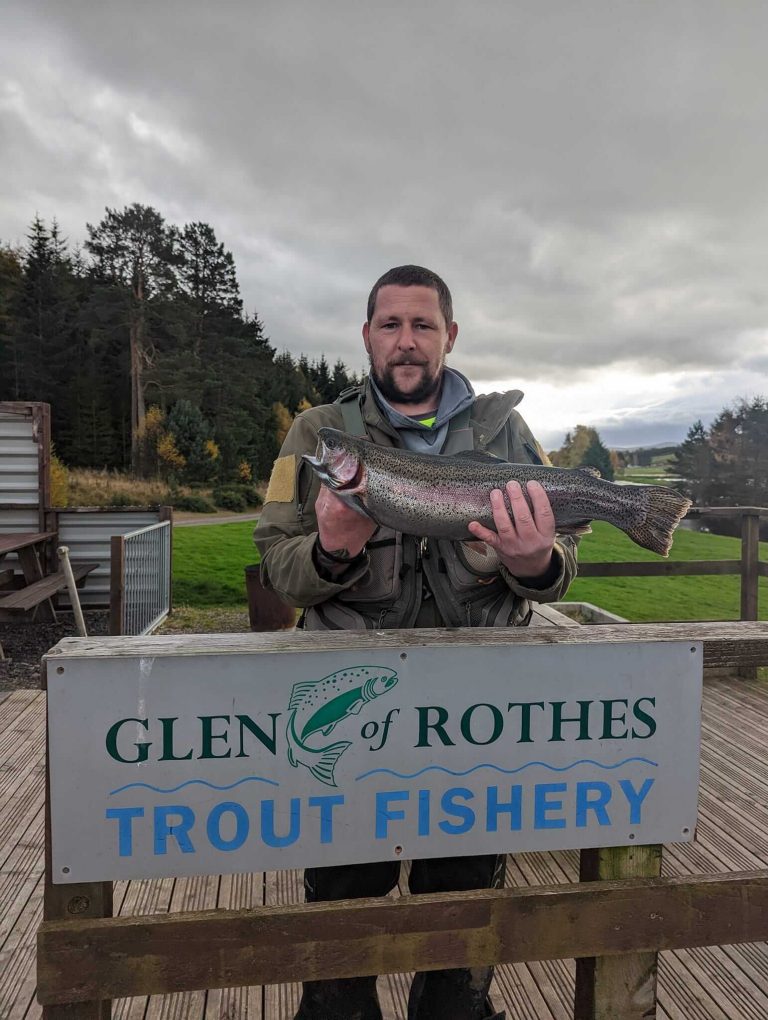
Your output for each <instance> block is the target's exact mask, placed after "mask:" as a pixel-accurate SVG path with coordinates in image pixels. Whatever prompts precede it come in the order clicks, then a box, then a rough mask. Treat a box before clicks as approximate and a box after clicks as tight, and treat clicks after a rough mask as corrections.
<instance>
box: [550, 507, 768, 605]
mask: <svg viewBox="0 0 768 1020" xmlns="http://www.w3.org/2000/svg"><path fill="white" fill-rule="evenodd" d="M592 527H593V534H591V535H586V536H585V537H584V538H583V539H582V540H581V544H580V545H579V559H580V560H581V561H582V562H583V563H595V562H600V561H606V560H607V561H611V562H619V561H629V560H658V557H657V556H655V555H654V554H653V553H651V552H648V551H647V550H645V549H641V548H640V547H639V546H637V545H635V544H634V542H631V541H630V540H629V539H628V538H627V537H626V535H624V533H623V532H621V531H618V530H617V529H616V528H612V527H611V526H610V525H608V524H603V523H601V522H595V523H594V524H593V525H592ZM740 557H741V542H740V541H739V539H737V538H728V537H727V536H725V535H709V534H706V533H701V532H696V531H680V530H678V531H676V532H675V541H674V544H673V546H672V552H671V553H670V557H669V558H670V559H671V560H730V559H734V560H737V559H740ZM760 558H761V559H766V558H768V543H766V542H761V543H760ZM740 583H741V582H740V578H739V576H738V575H727V576H712V577H709V576H699V577H616V578H613V577H610V578H602V577H594V578H593V577H590V578H585V579H583V580H579V579H578V578H577V580H576V581H574V583H573V584H572V585H571V587H570V589H569V590H568V595H567V598H568V600H569V601H571V602H592V603H593V604H594V605H598V606H602V607H603V608H604V609H608V610H610V611H611V612H613V613H618V614H619V616H625V617H626V618H627V619H628V620H632V621H633V622H636V623H640V622H653V621H661V620H738V618H739V597H740V596H739V592H740ZM759 605H760V619H762V620H766V619H768V578H760V596H759Z"/></svg>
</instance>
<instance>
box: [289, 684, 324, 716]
mask: <svg viewBox="0 0 768 1020" xmlns="http://www.w3.org/2000/svg"><path fill="white" fill-rule="evenodd" d="M316 683H317V681H316V680H305V681H304V682H303V683H300V684H294V685H293V690H292V691H291V700H290V701H289V702H288V711H289V712H290V711H292V710H293V709H295V708H301V706H302V705H303V704H304V702H305V701H306V700H307V697H308V695H309V694H310V693H311V692H312V691H313V690H314V689H315V684H316Z"/></svg>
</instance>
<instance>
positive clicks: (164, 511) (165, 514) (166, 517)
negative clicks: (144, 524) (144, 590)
mask: <svg viewBox="0 0 768 1020" xmlns="http://www.w3.org/2000/svg"><path fill="white" fill-rule="evenodd" d="M157 519H158V521H170V525H169V528H168V553H169V555H170V558H171V568H170V576H169V578H168V615H169V616H170V615H171V613H172V612H173V507H172V506H161V507H160V508H159V512H158V515H157Z"/></svg>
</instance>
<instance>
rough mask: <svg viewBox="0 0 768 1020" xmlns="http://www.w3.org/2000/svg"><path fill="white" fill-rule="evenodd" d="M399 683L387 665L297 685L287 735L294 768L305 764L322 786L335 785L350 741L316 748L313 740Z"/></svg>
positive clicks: (357, 668)
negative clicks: (336, 771) (335, 774)
mask: <svg viewBox="0 0 768 1020" xmlns="http://www.w3.org/2000/svg"><path fill="white" fill-rule="evenodd" d="M396 683H397V673H396V672H395V671H394V670H393V669H389V668H387V667H386V666H350V667H349V668H348V669H340V670H338V671H337V672H336V673H331V674H330V676H325V677H323V679H322V680H306V681H304V682H302V683H298V684H294V685H293V690H292V691H291V700H290V703H289V705H288V709H289V710H290V713H291V714H290V716H289V717H288V725H287V727H286V732H285V735H286V739H287V742H288V761H289V762H290V763H291V765H293V766H296V767H298V766H299V765H305V766H306V767H307V768H308V769H309V771H310V772H311V773H312V775H313V776H314V777H315V778H316V779H319V780H320V782H321V783H325V784H326V785H327V786H335V785H336V780H335V779H334V770H335V768H336V764H337V762H338V760H339V758H340V757H341V756H342V754H344V752H345V751H346V749H347V748H348V747H350V746H351V742H350V741H349V740H340V741H337V742H336V743H334V744H325V745H323V746H320V747H317V746H316V744H315V743H313V742H312V738H313V737H314V738H315V741H316V740H317V734H318V733H319V734H320V735H321V736H323V737H328V736H330V734H331V733H332V732H333V730H334V729H335V728H336V726H337V725H338V724H339V723H341V722H344V721H345V720H346V719H348V718H349V717H350V716H352V715H358V714H359V713H360V710H361V709H362V708H363V706H364V705H367V704H368V702H370V701H374V700H375V699H376V698H380V697H381V696H382V695H383V694H386V693H387V692H388V691H390V690H391V689H392V688H393V687H394V686H395V684H396Z"/></svg>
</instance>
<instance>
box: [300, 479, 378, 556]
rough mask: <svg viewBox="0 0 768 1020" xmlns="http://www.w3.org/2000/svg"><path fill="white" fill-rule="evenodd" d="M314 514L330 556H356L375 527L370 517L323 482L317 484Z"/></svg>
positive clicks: (322, 540) (321, 539) (323, 543)
mask: <svg viewBox="0 0 768 1020" xmlns="http://www.w3.org/2000/svg"><path fill="white" fill-rule="evenodd" d="M315 514H316V516H317V530H318V534H319V537H320V545H321V546H322V548H323V549H324V550H325V551H326V552H327V553H330V554H331V555H332V556H341V557H344V558H345V559H346V558H349V559H352V558H353V557H355V556H357V554H358V553H359V552H361V550H362V549H363V547H364V545H365V543H366V542H367V541H368V539H369V538H370V537H371V535H373V533H374V531H375V530H376V528H377V527H378V525H377V524H376V522H375V521H372V520H371V518H370V517H364V516H363V515H362V514H359V513H358V512H357V511H356V510H353V509H352V508H351V507H349V506H347V504H346V503H345V502H344V500H342V499H339V497H338V496H337V495H336V494H335V493H334V492H333V491H332V490H331V489H329V488H328V487H327V486H325V485H321V486H320V492H319V493H318V496H317V500H316V501H315Z"/></svg>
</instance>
